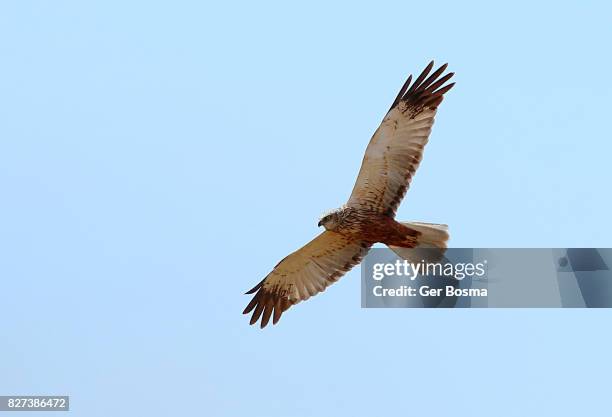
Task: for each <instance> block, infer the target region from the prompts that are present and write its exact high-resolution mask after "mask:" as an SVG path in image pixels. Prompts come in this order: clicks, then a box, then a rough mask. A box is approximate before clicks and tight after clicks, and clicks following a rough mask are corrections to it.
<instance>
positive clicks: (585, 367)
mask: <svg viewBox="0 0 612 417" xmlns="http://www.w3.org/2000/svg"><path fill="white" fill-rule="evenodd" d="M611 12H612V10H610V6H609V5H607V4H606V3H605V2H601V3H596V2H588V1H587V2H581V3H580V5H578V4H576V5H567V4H561V3H559V2H541V3H539V4H538V3H534V2H521V1H514V2H509V3H506V4H497V5H492V4H486V3H482V4H480V3H470V2H435V4H424V3H422V2H421V3H411V4H409V3H407V2H371V3H370V4H365V3H359V4H356V3H354V2H347V3H334V4H329V3H328V2H316V1H313V2H308V3H301V4H291V5H290V4H288V3H286V2H283V3H280V2H279V3H262V2H249V3H247V2H244V3H239V2H181V1H179V2H115V1H104V2H76V1H74V2H66V1H54V2H48V1H37V2H33V1H19V2H16V1H15V2H4V3H3V4H2V5H1V6H0V52H1V54H2V62H3V64H2V66H0V94H1V99H0V114H2V123H0V190H2V196H3V198H2V204H1V205H0V236H1V237H0V275H1V276H2V284H3V288H2V302H1V303H0V317H2V319H0V320H1V321H0V323H2V326H1V327H2V329H3V332H4V337H3V343H2V346H0V393H2V394H69V395H71V399H72V401H71V406H72V411H71V414H72V415H77V416H88V417H93V416H109V415H113V416H133V415H148V416H169V415H205V416H211V417H212V416H215V417H216V416H244V415H249V416H253V417H256V416H265V417H273V416H284V417H286V416H345V415H346V416H362V415H363V416H365V415H391V414H399V413H401V414H403V415H406V414H408V415H425V414H426V415H451V414H454V415H471V416H491V415H496V416H516V415H555V416H563V415H568V416H569V415H577V414H595V413H596V412H598V411H599V412H598V414H601V410H602V408H603V407H606V409H607V407H608V406H607V404H608V401H607V399H608V396H609V394H608V389H607V388H608V386H609V375H610V373H611V371H612V366H611V363H612V362H611V361H610V360H609V352H610V349H611V348H612V339H611V338H610V336H609V330H608V329H609V326H610V319H611V318H612V316H611V313H610V312H609V311H607V310H601V311H596V310H588V311H587V310H582V311H570V310H467V311H455V310H451V311H430V310H427V311H426V310H362V309H360V307H359V305H360V295H359V290H360V285H359V269H358V268H356V269H355V270H354V271H352V272H351V273H349V274H348V275H347V276H346V277H344V278H343V279H342V280H341V281H340V282H339V283H337V284H336V285H334V286H333V287H331V288H330V289H328V290H327V291H326V292H325V294H323V295H321V296H318V297H315V298H313V299H312V300H309V301H308V302H307V303H304V304H301V305H299V306H297V307H295V308H293V309H292V310H290V311H288V312H287V313H286V314H285V316H284V317H283V319H282V320H281V322H280V324H279V325H278V326H275V327H273V328H267V329H266V330H265V331H260V330H259V329H257V328H254V327H249V326H248V319H247V318H246V317H244V316H242V315H241V314H240V313H241V311H242V309H243V308H244V306H245V304H246V303H247V302H248V297H247V296H244V295H243V292H244V291H245V290H247V289H249V288H251V287H252V286H253V285H254V284H255V283H257V282H259V280H261V278H262V277H263V276H265V275H266V274H267V273H268V272H269V270H270V268H271V267H272V266H273V265H275V264H276V262H277V261H278V260H279V259H281V258H282V257H284V256H285V255H286V254H287V253H288V252H290V251H292V250H295V249H297V248H298V247H300V246H301V245H302V244H304V243H305V242H307V241H308V240H309V239H311V238H312V237H313V236H314V235H315V234H316V233H317V227H316V224H317V220H318V216H319V215H320V214H321V213H322V212H323V211H325V210H327V209H330V208H333V207H337V206H339V205H340V204H342V203H343V202H344V201H345V200H346V198H347V197H348V194H349V192H350V190H351V187H352V184H353V181H354V179H355V176H356V174H357V170H358V168H359V164H360V161H361V158H362V155H363V151H364V149H365V146H366V144H367V142H368V140H369V138H370V136H371V134H372V133H373V131H374V130H375V129H376V127H377V126H378V123H379V122H380V120H381V118H382V116H383V115H384V111H385V110H386V109H387V108H388V107H389V105H390V103H391V102H392V101H393V98H394V97H395V94H396V93H397V90H398V89H399V88H400V86H401V85H402V83H403V82H404V80H405V78H406V76H407V75H408V74H409V73H410V72H417V71H419V70H421V69H422V68H423V67H424V66H425V65H426V64H427V62H428V61H429V60H431V59H435V60H436V61H437V62H439V63H443V62H449V68H450V70H452V71H455V72H456V76H455V77H456V82H457V85H456V87H455V88H454V89H453V90H452V91H451V92H450V93H449V94H448V98H447V99H446V100H445V102H444V103H443V105H442V106H441V108H440V111H439V113H438V118H437V122H436V125H435V127H434V130H433V134H432V136H431V141H430V144H429V145H428V147H427V149H426V153H425V159H424V162H423V164H422V165H421V168H420V169H419V171H418V173H417V175H416V177H415V180H414V183H413V186H412V187H411V189H410V191H409V193H408V195H407V197H406V199H405V200H404V203H403V205H402V206H401V208H400V210H399V213H398V218H399V219H401V220H420V221H430V222H444V223H448V224H449V225H450V230H451V235H452V240H451V245H452V246H454V247H472V246H474V247H572V246H577V247H581V246H586V247H609V246H610V232H612V226H611V224H610V221H609V207H610V203H611V199H612V195H611V194H610V187H609V182H610V171H609V155H610V153H611V152H612V144H611V143H610V138H611V131H610V127H609V110H610V99H611V98H612V87H611V85H612V83H610V82H609V80H608V72H609V68H610V64H611V63H612V59H611V57H610V54H609V45H610V41H611V28H612V26H611V25H610V14H611Z"/></svg>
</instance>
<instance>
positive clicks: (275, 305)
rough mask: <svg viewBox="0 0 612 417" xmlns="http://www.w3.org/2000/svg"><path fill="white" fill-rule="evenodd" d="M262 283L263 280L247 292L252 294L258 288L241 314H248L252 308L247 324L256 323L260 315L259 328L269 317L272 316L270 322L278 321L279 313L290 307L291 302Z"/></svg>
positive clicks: (268, 320) (266, 322) (262, 326)
mask: <svg viewBox="0 0 612 417" xmlns="http://www.w3.org/2000/svg"><path fill="white" fill-rule="evenodd" d="M262 285H263V281H262V282H260V283H259V284H257V286H255V288H253V290H251V291H249V292H248V293H247V294H252V293H253V292H254V290H258V291H257V293H256V294H255V295H254V296H253V298H252V299H251V301H250V302H249V304H248V305H247V306H246V308H245V309H244V311H243V312H242V314H249V313H250V312H251V311H253V310H254V311H253V315H252V316H251V320H250V321H249V324H251V325H253V324H255V323H257V321H258V320H259V318H260V317H261V328H262V329H263V328H264V327H266V326H267V325H268V323H269V322H270V318H272V324H276V323H278V321H279V320H280V318H281V315H282V314H283V313H284V312H285V311H286V310H287V309H288V308H289V307H291V302H290V301H289V299H287V298H285V297H283V296H282V295H279V294H276V293H274V292H270V291H268V290H266V289H264V288H263V287H262Z"/></svg>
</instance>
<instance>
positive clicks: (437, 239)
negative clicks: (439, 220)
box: [402, 222, 449, 249]
mask: <svg viewBox="0 0 612 417" xmlns="http://www.w3.org/2000/svg"><path fill="white" fill-rule="evenodd" d="M402 224H403V225H404V226H406V227H409V228H411V229H412V230H416V231H417V232H419V233H421V234H420V235H419V236H418V238H417V246H416V247H417V248H439V249H445V248H446V242H448V238H449V235H448V226H447V225H445V224H435V223H420V222H410V223H408V222H406V223H404V222H402Z"/></svg>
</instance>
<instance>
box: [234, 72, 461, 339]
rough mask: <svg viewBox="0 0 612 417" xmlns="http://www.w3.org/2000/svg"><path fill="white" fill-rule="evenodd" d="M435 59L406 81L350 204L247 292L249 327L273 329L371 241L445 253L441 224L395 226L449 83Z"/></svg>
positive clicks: (370, 151) (370, 148)
mask: <svg viewBox="0 0 612 417" xmlns="http://www.w3.org/2000/svg"><path fill="white" fill-rule="evenodd" d="M433 65H434V63H433V61H432V62H431V63H430V64H429V65H428V66H427V67H426V68H425V70H423V72H422V73H421V75H419V76H418V77H417V79H416V80H414V82H411V81H412V76H410V77H408V80H407V81H406V83H405V84H404V85H403V86H402V88H401V89H400V91H399V94H398V95H397V97H396V98H395V100H394V101H393V104H392V105H391V108H390V109H389V111H388V112H387V114H386V115H385V117H384V119H383V121H382V123H381V124H380V126H379V127H378V129H376V132H375V133H374V136H372V139H371V140H370V143H369V144H368V147H367V149H366V152H365V156H364V157H363V162H362V164H361V169H360V171H359V175H358V176H357V181H356V183H355V186H354V188H353V191H352V193H351V196H350V197H349V200H348V202H347V203H346V204H345V205H344V206H342V207H341V208H339V209H337V210H335V211H333V212H331V213H329V214H327V215H325V216H323V217H322V218H321V219H320V221H319V226H323V227H324V228H325V231H324V232H323V233H321V234H320V235H318V236H317V237H315V238H314V239H313V240H312V241H310V242H309V243H307V244H306V245H305V246H304V247H302V248H301V249H298V250H297V251H295V252H293V253H292V254H290V255H289V256H287V257H286V258H284V259H283V260H282V261H280V262H279V263H278V264H277V265H276V266H275V267H274V269H273V270H272V272H270V273H269V274H268V276H266V277H265V278H264V279H263V280H262V281H261V282H260V283H259V284H257V285H256V286H255V287H254V288H253V289H252V290H250V291H249V292H247V294H253V293H254V294H255V295H254V296H253V299H252V300H251V302H250V303H249V304H248V305H247V307H246V308H245V310H244V314H248V313H250V312H251V311H253V310H254V311H253V315H252V317H251V324H254V323H256V322H257V321H258V320H259V318H260V317H261V327H262V328H263V327H265V326H266V325H267V324H268V322H269V321H270V318H272V321H273V323H274V324H276V323H277V322H278V320H279V319H280V317H281V315H282V314H283V312H285V311H286V310H287V309H288V308H289V307H291V306H292V305H294V304H297V303H299V302H300V301H304V300H307V299H308V298H310V297H311V296H313V295H316V294H318V293H320V292H321V291H323V290H325V288H327V287H328V286H329V285H331V284H333V283H334V282H336V281H337V280H338V279H339V278H340V277H341V276H342V275H344V274H345V273H346V272H347V271H349V270H350V269H351V268H352V267H353V266H355V265H357V264H358V263H359V262H361V260H362V258H363V257H364V256H365V255H366V253H367V252H368V250H369V249H370V247H371V246H372V245H373V244H374V243H377V242H381V243H384V244H386V245H387V246H389V247H390V248H391V249H397V248H415V247H429V248H431V247H433V248H445V247H446V241H447V240H448V236H449V235H448V231H447V230H448V228H447V226H446V225H442V224H430V223H418V222H411V223H406V222H398V221H396V220H395V213H396V211H397V208H398V206H399V204H400V202H401V201H402V198H403V197H404V194H406V190H407V189H408V186H409V185H410V181H411V180H412V177H413V175H414V173H415V171H416V169H417V167H418V166H419V163H420V162H421V158H422V157H423V148H424V147H425V144H427V140H428V138H429V134H430V133H431V127H432V125H433V123H434V117H435V115H436V111H437V109H438V106H439V105H440V103H441V102H442V99H443V98H444V93H446V92H447V91H448V90H450V89H451V88H452V87H453V85H454V83H451V84H445V83H446V82H447V81H448V80H449V79H450V78H451V77H452V76H453V73H452V72H451V73H448V74H446V75H442V74H443V73H444V71H445V70H446V66H447V64H444V65H442V66H441V67H440V68H439V69H437V70H436V71H434V72H433V73H432V74H431V75H429V73H430V72H431V70H432V68H433Z"/></svg>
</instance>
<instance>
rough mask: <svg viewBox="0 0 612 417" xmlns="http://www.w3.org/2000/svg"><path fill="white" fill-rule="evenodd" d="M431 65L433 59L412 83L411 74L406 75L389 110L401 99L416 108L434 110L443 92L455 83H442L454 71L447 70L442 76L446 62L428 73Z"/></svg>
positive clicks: (440, 100) (449, 77)
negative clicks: (406, 77) (406, 78)
mask: <svg viewBox="0 0 612 417" xmlns="http://www.w3.org/2000/svg"><path fill="white" fill-rule="evenodd" d="M433 66H434V61H431V62H430V63H429V64H428V65H427V67H425V69H424V70H423V71H422V72H421V74H420V75H419V76H418V77H417V78H416V79H415V80H414V82H413V83H412V84H411V83H410V81H411V80H412V75H410V76H409V77H408V80H407V81H406V82H405V83H404V85H403V86H402V88H401V89H400V91H399V94H398V95H397V97H396V98H395V100H394V101H393V104H392V105H391V108H390V109H389V111H391V110H393V109H394V108H395V107H396V106H397V105H398V104H399V103H400V102H402V101H404V102H406V103H407V104H408V105H409V106H410V107H413V108H416V109H418V108H423V107H428V108H431V109H434V110H435V109H436V108H437V107H438V105H439V104H440V103H441V102H442V99H443V95H444V93H446V92H447V91H448V90H450V89H451V88H452V86H453V85H455V83H451V84H448V85H444V83H446V82H447V81H448V80H450V79H451V78H452V77H453V75H455V73H454V72H449V73H448V74H446V75H444V76H442V74H443V73H444V71H445V70H446V68H447V67H448V64H447V63H446V64H444V65H442V66H440V68H438V69H437V70H435V71H434V72H433V73H432V74H431V75H429V73H430V72H431V70H432V68H433ZM428 76H429V77H428Z"/></svg>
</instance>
